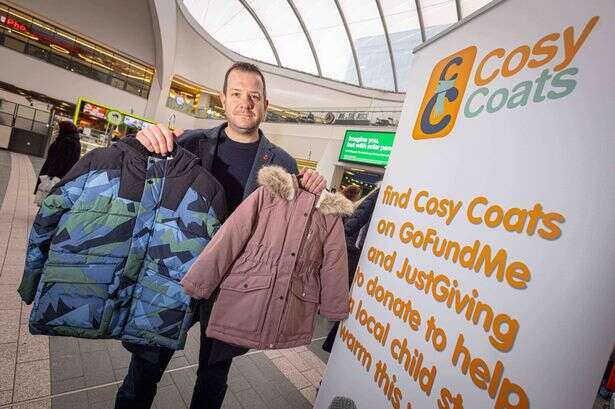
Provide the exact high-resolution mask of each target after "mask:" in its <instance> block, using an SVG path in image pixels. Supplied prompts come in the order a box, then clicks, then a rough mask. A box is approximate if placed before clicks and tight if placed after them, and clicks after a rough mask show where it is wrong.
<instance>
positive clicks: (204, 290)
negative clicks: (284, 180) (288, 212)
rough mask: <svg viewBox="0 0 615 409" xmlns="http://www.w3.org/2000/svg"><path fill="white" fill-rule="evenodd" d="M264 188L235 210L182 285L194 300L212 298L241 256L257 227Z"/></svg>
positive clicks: (251, 195)
mask: <svg viewBox="0 0 615 409" xmlns="http://www.w3.org/2000/svg"><path fill="white" fill-rule="evenodd" d="M263 192H264V188H263V187H260V188H258V189H257V190H255V191H254V192H252V194H250V196H248V197H247V198H246V199H245V200H244V201H243V202H241V204H240V205H239V206H238V207H237V209H235V211H234V212H233V213H232V214H231V215H230V217H229V218H228V219H227V220H226V222H224V224H223V225H222V227H220V229H219V230H218V231H217V233H216V234H215V236H214V238H213V239H212V240H211V241H210V242H209V244H208V245H207V246H206V247H205V250H203V252H201V254H200V255H199V257H198V258H197V259H196V261H195V262H194V264H192V267H190V270H188V273H186V275H185V276H184V278H183V279H182V281H181V284H182V285H183V286H184V289H185V290H186V293H187V294H188V295H190V296H192V297H194V298H209V297H210V296H211V294H212V293H213V292H214V290H215V289H216V288H217V287H218V284H220V282H221V281H222V279H223V278H224V276H225V275H226V273H227V272H228V270H229V268H230V267H231V266H232V265H233V263H234V262H235V260H236V259H237V258H238V257H239V256H240V254H241V251H242V250H243V248H244V247H245V245H246V243H247V242H248V239H249V238H250V236H251V235H252V230H253V228H254V226H255V225H256V221H257V218H258V211H259V208H260V203H261V202H262V198H263Z"/></svg>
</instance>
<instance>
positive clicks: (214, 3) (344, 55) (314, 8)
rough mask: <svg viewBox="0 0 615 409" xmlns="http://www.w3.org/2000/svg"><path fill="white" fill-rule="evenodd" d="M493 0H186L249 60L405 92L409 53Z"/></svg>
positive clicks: (207, 24) (218, 36) (205, 23)
mask: <svg viewBox="0 0 615 409" xmlns="http://www.w3.org/2000/svg"><path fill="white" fill-rule="evenodd" d="M490 2H491V0H183V3H184V5H185V6H186V7H187V8H188V10H189V11H190V13H191V14H192V16H193V17H194V18H195V19H196V20H197V21H198V22H199V24H200V25H201V26H202V27H203V28H204V29H205V30H206V31H207V32H208V33H209V34H210V35H211V36H212V37H213V38H215V39H216V40H217V41H218V42H220V43H221V44H223V45H224V46H225V47H228V48H229V49H231V50H233V51H234V52H236V53H238V54H241V55H243V56H245V57H248V58H251V59H254V60H258V61H263V62H266V63H269V64H273V65H277V66H280V67H284V68H290V69H293V70H297V71H302V72H306V73H309V74H313V75H316V76H319V77H323V78H328V79H332V80H335V81H341V82H345V83H349V84H353V85H358V86H360V87H365V88H375V89H380V90H385V91H393V92H405V91H406V90H407V89H408V86H409V84H408V81H407V77H408V70H409V69H410V65H411V62H412V49H413V48H414V47H416V46H417V45H419V44H421V43H422V42H423V41H425V40H428V39H430V38H432V37H433V36H435V35H436V34H438V33H439V32H441V31H442V30H444V29H446V28H447V27H448V26H450V25H451V24H454V23H456V22H457V21H458V20H459V19H461V18H464V17H466V16H467V15H468V14H471V13H473V12H474V11H476V10H478V9H479V8H481V7H482V6H484V5H486V4H487V3H490Z"/></svg>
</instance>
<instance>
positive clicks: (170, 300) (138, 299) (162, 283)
mask: <svg viewBox="0 0 615 409" xmlns="http://www.w3.org/2000/svg"><path fill="white" fill-rule="evenodd" d="M189 306H190V296H188V295H187V294H186V293H185V292H184V289H183V287H182V286H181V284H179V283H178V282H176V281H174V280H171V279H169V278H167V277H164V276H162V275H160V274H157V273H155V272H153V271H146V272H145V274H143V275H142V276H141V277H140V279H139V283H138V284H137V288H136V290H135V293H134V297H133V299H132V305H131V307H130V315H129V317H128V324H127V325H128V326H130V327H132V328H134V329H137V330H141V331H147V332H150V333H152V334H156V335H159V336H162V337H165V338H170V339H173V340H177V339H179V337H180V335H182V329H185V330H186V331H187V328H188V326H189V325H190V321H191V319H192V311H190V310H189V308H188V307H189ZM189 312H190V314H189Z"/></svg>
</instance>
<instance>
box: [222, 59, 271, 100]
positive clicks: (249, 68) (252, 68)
mask: <svg viewBox="0 0 615 409" xmlns="http://www.w3.org/2000/svg"><path fill="white" fill-rule="evenodd" d="M233 70H238V71H243V72H253V73H254V74H258V75H259V76H260V77H261V81H262V82H263V99H265V98H267V86H266V85H265V76H264V75H263V73H262V72H261V70H260V68H258V67H257V66H256V65H254V64H251V63H249V62H243V61H238V62H236V63H234V64H233V65H231V67H230V68H229V69H228V70H227V71H226V74H225V75H224V85H223V86H222V92H223V93H224V95H226V88H227V85H228V76H229V74H230V73H231V71H233Z"/></svg>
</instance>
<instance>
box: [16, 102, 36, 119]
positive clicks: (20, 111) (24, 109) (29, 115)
mask: <svg viewBox="0 0 615 409" xmlns="http://www.w3.org/2000/svg"><path fill="white" fill-rule="evenodd" d="M35 111H36V110H35V109H34V108H31V107H28V106H25V105H19V106H18V108H17V116H20V117H22V118H26V119H34V112H35Z"/></svg>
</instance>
